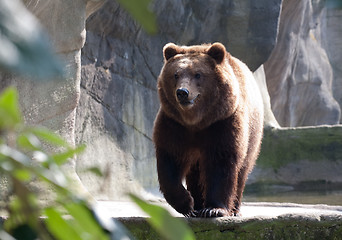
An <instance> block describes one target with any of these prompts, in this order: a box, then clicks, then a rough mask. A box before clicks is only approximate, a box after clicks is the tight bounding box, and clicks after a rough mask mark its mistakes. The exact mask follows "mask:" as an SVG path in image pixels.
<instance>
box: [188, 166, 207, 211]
mask: <svg viewBox="0 0 342 240" xmlns="http://www.w3.org/2000/svg"><path fill="white" fill-rule="evenodd" d="M186 185H187V189H188V190H189V191H190V193H191V196H192V197H193V198H194V209H195V211H198V210H200V209H202V208H203V207H204V199H203V186H202V185H201V183H200V170H199V163H198V162H197V163H196V164H194V165H193V166H192V167H191V168H190V171H189V173H188V175H187V176H186Z"/></svg>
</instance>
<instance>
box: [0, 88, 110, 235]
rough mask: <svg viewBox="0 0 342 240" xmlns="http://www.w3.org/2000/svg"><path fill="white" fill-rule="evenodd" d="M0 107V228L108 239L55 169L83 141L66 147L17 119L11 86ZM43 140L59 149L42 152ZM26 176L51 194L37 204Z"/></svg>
mask: <svg viewBox="0 0 342 240" xmlns="http://www.w3.org/2000/svg"><path fill="white" fill-rule="evenodd" d="M0 113H1V114H0V133H1V135H0V173H1V177H2V178H3V177H6V178H8V180H9V182H10V183H11V184H9V187H10V186H11V189H10V191H9V193H10V196H7V198H8V201H6V203H5V204H6V209H7V211H8V212H7V214H8V219H7V220H6V221H5V223H4V226H3V229H4V230H5V231H7V232H8V233H10V234H12V235H13V236H15V237H16V238H19V239H36V238H37V237H39V238H40V239H109V238H110V235H109V234H108V233H106V232H105V231H104V230H103V227H102V226H101V224H100V223H99V221H97V219H96V218H95V214H96V213H94V212H93V210H92V208H91V206H90V205H89V204H88V203H87V201H86V200H85V199H83V198H81V197H79V196H77V195H75V194H74V193H73V192H72V191H71V190H70V185H71V184H72V182H71V181H70V180H69V179H68V177H67V176H66V175H65V174H64V173H63V171H62V169H61V165H62V164H64V163H65V162H66V161H68V159H69V158H71V157H73V155H74V154H77V153H80V152H82V151H83V150H84V146H79V147H76V148H74V147H71V146H69V145H68V144H67V143H66V142H65V141H64V140H63V139H62V138H60V137H59V136H58V135H57V134H55V133H53V132H50V131H49V130H47V129H44V128H38V127H30V126H26V125H25V124H23V121H22V116H21V113H20V111H19V106H18V96H17V92H16V90H15V89H14V88H9V89H7V90H5V91H4V92H3V93H2V95H1V96H0ZM44 144H49V145H50V146H54V147H55V149H59V150H58V151H57V150H56V151H55V152H51V153H48V152H46V150H45V149H44V147H43V146H44ZM32 181H36V182H37V183H38V182H42V183H44V184H45V185H46V186H50V188H53V189H54V190H55V191H56V197H55V199H53V200H52V201H51V203H48V204H47V206H45V207H41V205H40V204H39V202H38V195H37V194H36V193H35V192H33V191H32V189H31V188H30V187H29V183H30V182H32ZM65 215H69V216H70V217H69V218H66V217H65ZM41 216H45V217H46V221H45V223H46V224H44V223H43V221H41V219H40V217H41ZM61 229H63V230H62V231H61ZM1 234H4V233H1ZM23 236H25V238H22V237H23ZM30 236H32V238H31V237H30Z"/></svg>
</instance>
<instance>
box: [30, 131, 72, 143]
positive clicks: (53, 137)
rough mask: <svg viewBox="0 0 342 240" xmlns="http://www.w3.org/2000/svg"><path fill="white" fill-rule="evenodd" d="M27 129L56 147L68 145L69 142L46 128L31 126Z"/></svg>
mask: <svg viewBox="0 0 342 240" xmlns="http://www.w3.org/2000/svg"><path fill="white" fill-rule="evenodd" d="M28 131H30V132H32V133H33V134H34V135H36V136H37V137H38V138H40V139H41V140H43V141H45V142H47V143H49V144H52V145H54V146H56V147H68V146H69V144H68V143H67V142H66V141H65V140H64V139H63V138H62V137H60V136H59V135H58V134H56V133H54V132H52V131H50V130H48V129H46V128H31V129H28Z"/></svg>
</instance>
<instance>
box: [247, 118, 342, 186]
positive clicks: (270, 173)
mask: <svg viewBox="0 0 342 240" xmlns="http://www.w3.org/2000/svg"><path fill="white" fill-rule="evenodd" d="M341 139H342V126H341V125H337V126H318V127H301V128H281V129H268V130H266V131H265V132H264V139H263V144H262V149H261V154H260V156H259V159H258V161H257V166H256V167H255V168H254V170H253V172H252V174H251V175H250V176H249V179H248V183H249V184H252V183H259V184H260V183H265V184H267V185H272V184H273V185H278V186H283V187H284V186H289V187H290V188H289V189H290V190H291V189H292V190H293V189H295V188H298V187H299V188H300V187H306V188H311V189H316V190H317V189H320V188H323V189H334V188H335V189H336V190H337V188H336V187H337V186H338V187H339V189H340V188H341V186H342V142H341Z"/></svg>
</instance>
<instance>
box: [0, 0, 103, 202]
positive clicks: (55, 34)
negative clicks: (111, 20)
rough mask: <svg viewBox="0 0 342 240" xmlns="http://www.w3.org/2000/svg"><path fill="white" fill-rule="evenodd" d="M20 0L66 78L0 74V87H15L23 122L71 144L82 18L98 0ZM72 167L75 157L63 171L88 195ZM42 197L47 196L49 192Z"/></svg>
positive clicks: (74, 166) (78, 72)
mask: <svg viewBox="0 0 342 240" xmlns="http://www.w3.org/2000/svg"><path fill="white" fill-rule="evenodd" d="M23 3H24V4H25V6H26V7H27V8H28V10H29V11H30V12H31V13H33V14H34V15H35V16H36V17H37V19H38V20H39V21H40V23H41V24H42V25H43V27H44V29H45V30H46V31H47V33H48V34H49V37H50V41H51V45H52V47H53V48H54V50H55V52H56V53H57V55H58V56H59V57H60V58H61V59H62V60H63V61H64V62H65V65H66V66H65V74H66V79H65V80H60V81H49V82H44V83H41V82H40V83H39V82H37V81H33V80H32V79H31V80H30V79H27V78H25V77H23V76H21V77H19V76H12V75H9V74H0V89H3V88H5V87H7V86H9V85H13V86H15V87H16V88H17V89H18V92H19V98H20V99H19V100H20V107H21V110H22V112H23V115H24V120H25V122H26V123H27V124H31V125H39V126H44V127H47V128H49V129H51V130H52V131H55V132H58V133H59V134H60V135H61V136H62V137H64V138H65V139H66V140H67V141H68V142H69V143H70V144H71V145H74V144H75V117H76V106H77V104H78V100H79V95H80V77H81V48H82V47H83V45H84V42H85V20H86V16H87V15H89V14H90V13H91V12H93V11H95V10H96V8H97V7H98V5H99V4H101V0H92V1H91V0H89V1H84V0H74V1H68V0H60V1H54V0H43V1H41V0H25V1H23ZM102 3H103V2H102ZM75 168H76V162H75V159H70V161H69V162H68V163H67V164H66V166H65V171H66V172H67V173H68V174H69V175H70V177H71V178H72V179H73V180H74V183H75V184H74V185H75V189H76V190H79V191H80V193H85V194H86V195H88V194H87V191H86V190H85V189H84V187H83V185H82V184H81V182H80V179H79V177H78V175H77V174H76V170H75ZM42 198H44V199H49V193H45V195H44V196H43V195H42Z"/></svg>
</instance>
